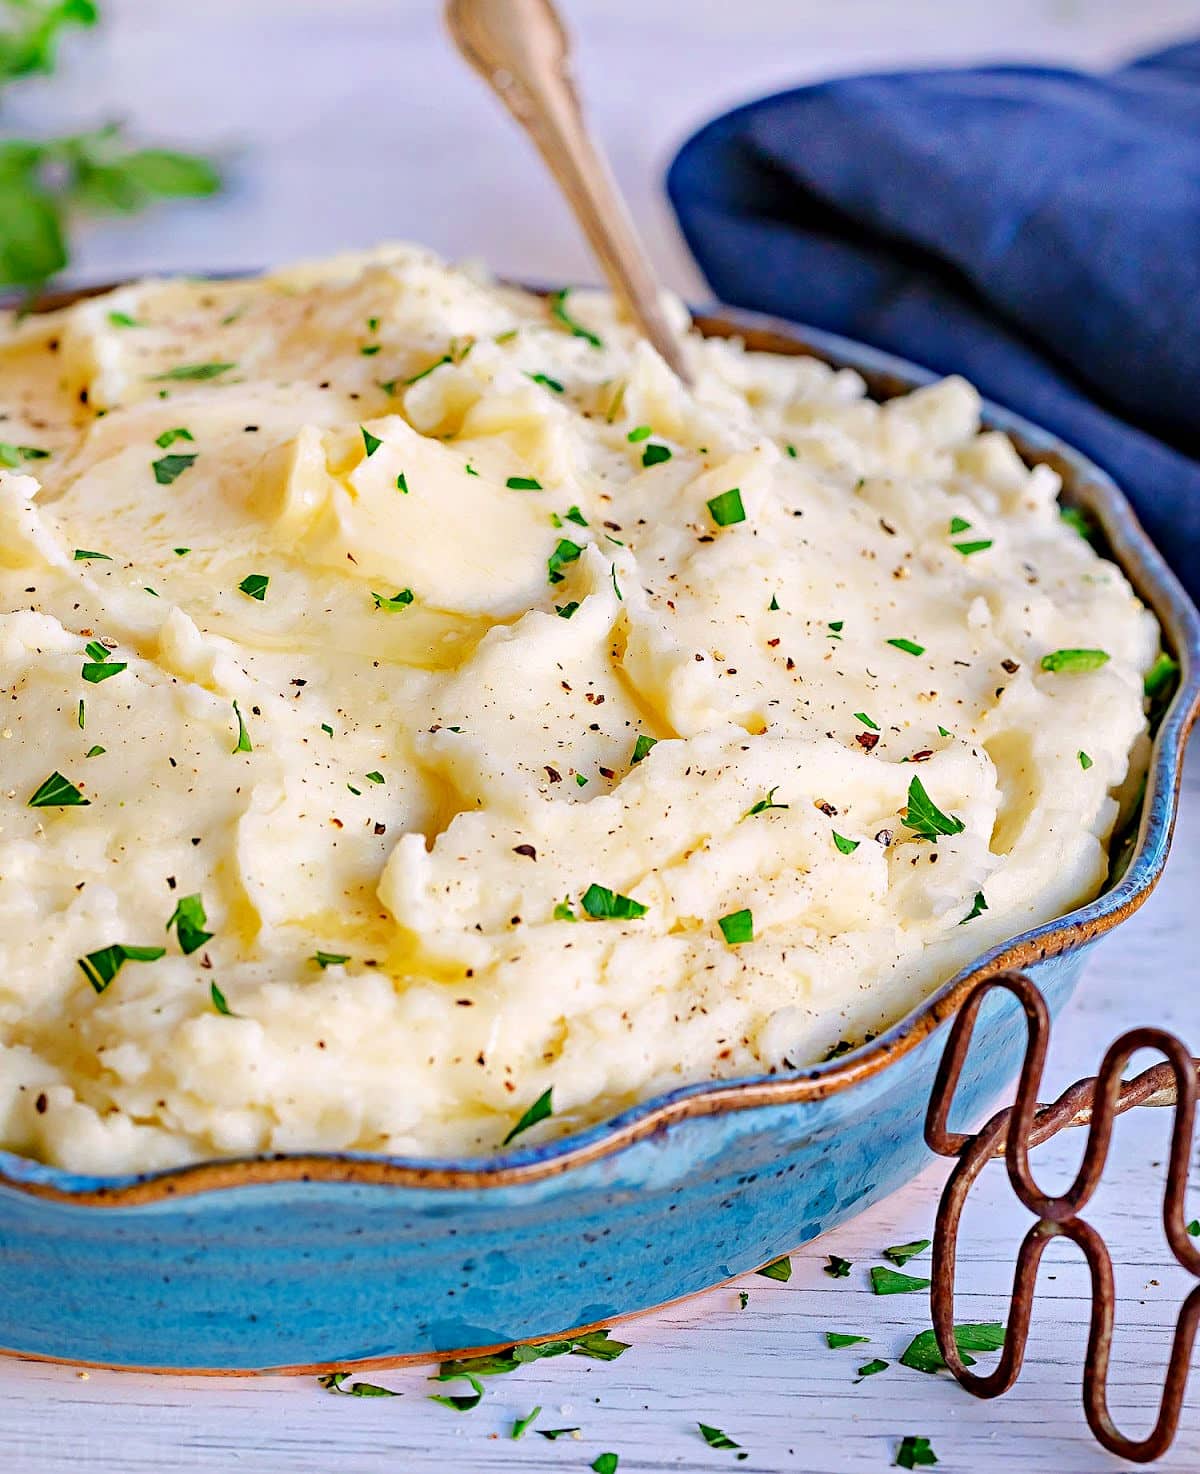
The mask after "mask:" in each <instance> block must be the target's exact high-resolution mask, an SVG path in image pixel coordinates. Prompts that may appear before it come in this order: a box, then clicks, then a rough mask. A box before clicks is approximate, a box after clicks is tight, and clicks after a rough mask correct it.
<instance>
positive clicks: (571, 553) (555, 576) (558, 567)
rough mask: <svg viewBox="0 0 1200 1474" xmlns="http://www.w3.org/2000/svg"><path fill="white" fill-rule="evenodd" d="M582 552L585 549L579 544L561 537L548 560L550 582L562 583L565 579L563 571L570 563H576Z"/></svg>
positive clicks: (547, 567)
mask: <svg viewBox="0 0 1200 1474" xmlns="http://www.w3.org/2000/svg"><path fill="white" fill-rule="evenodd" d="M582 552H583V549H582V548H581V547H580V546H579V544H578V543H573V542H572V541H571V540H570V538H566V537H560V538H559V540H558V544H557V546H556V547H555V549H554V551H553V552H552V553H551V554H550V557H549V558H548V559H547V560H546V569H547V572H548V574H549V579H550V582H551V583H562V581H563V578H564V577H565V575H564V574H563V572H562V570H563V569H564V568H565V567H566V566H567V564H568V563H574V562H575V561H576V559H577V558H578V557H579V555H580V554H581V553H582Z"/></svg>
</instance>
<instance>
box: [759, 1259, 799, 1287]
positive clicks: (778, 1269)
mask: <svg viewBox="0 0 1200 1474" xmlns="http://www.w3.org/2000/svg"><path fill="white" fill-rule="evenodd" d="M754 1272H755V1274H761V1275H762V1277H763V1279H765V1280H779V1282H780V1283H781V1284H785V1285H786V1284H787V1282H788V1280H790V1279H791V1277H792V1260H791V1256H790V1255H789V1254H784V1255H783V1256H782V1257H781V1258H779V1259H772V1260H771V1262H770V1264H764V1265H763V1267H762V1268H761V1269H756V1270H755V1271H754Z"/></svg>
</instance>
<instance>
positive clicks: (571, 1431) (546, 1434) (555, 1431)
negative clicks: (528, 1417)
mask: <svg viewBox="0 0 1200 1474" xmlns="http://www.w3.org/2000/svg"><path fill="white" fill-rule="evenodd" d="M533 1431H534V1432H535V1433H540V1434H541V1436H542V1437H543V1438H548V1439H549V1440H550V1442H551V1443H553V1442H555V1440H556V1439H559V1438H578V1437H579V1436H580V1435H581V1434H582V1432H583V1429H582V1428H535V1429H534V1430H533Z"/></svg>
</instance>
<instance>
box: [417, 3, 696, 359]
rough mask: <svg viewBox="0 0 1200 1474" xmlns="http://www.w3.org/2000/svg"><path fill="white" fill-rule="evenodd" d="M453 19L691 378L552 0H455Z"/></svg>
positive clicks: (639, 314)
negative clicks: (599, 143) (581, 92)
mask: <svg viewBox="0 0 1200 1474" xmlns="http://www.w3.org/2000/svg"><path fill="white" fill-rule="evenodd" d="M446 24H447V26H448V27H449V29H450V34H451V36H452V37H453V38H454V42H455V44H456V45H457V47H458V49H459V51H461V52H462V54H463V56H464V57H465V58H466V60H467V61H468V62H470V64H471V65H472V66H473V67H474V68H475V70H476V71H477V72H479V74H480V75H481V76H482V77H483V79H484V81H486V82H487V83H488V85H489V86H490V87H491V88H492V90H493V91H494V92H495V93H496V95H497V97H499V98H500V100H501V102H503V103H504V105H505V106H506V107H507V108H508V110H509V112H510V113H512V115H513V117H514V118H516V120H517V122H518V123H520V124H521V125H522V127H523V128H524V129H525V131H526V132H527V133H528V134H529V136H530V138H532V140H533V142H534V143H535V144H536V145H537V148H538V151H539V153H540V154H541V155H542V158H543V159H544V160H545V161H546V164H547V165H548V167H549V169H550V172H551V173H552V174H553V175H554V177H555V179H556V180H557V181H558V184H559V187H560V188H561V190H562V192H563V194H564V195H565V196H566V198H567V203H568V204H569V205H570V206H571V209H572V210H573V211H574V213H575V218H576V219H577V220H578V222H579V224H580V225H581V226H582V228H583V232H584V234H585V235H586V236H587V238H588V241H589V242H590V244H591V247H592V250H593V251H595V253H596V256H597V257H598V259H599V261H600V265H601V266H602V267H603V268H604V274H605V275H606V276H607V277H608V280H609V282H610V284H611V285H612V287H613V289H614V291H615V292H616V293H617V295H618V296H619V297H621V298H622V300H623V301H624V302H625V304H626V306H627V307H628V309H629V311H630V313H631V314H632V316H633V318H634V321H635V322H637V323H638V325H639V326H640V328H641V330H642V332H643V333H644V334H645V336H646V337H647V338H648V339H649V341H650V342H651V344H653V346H654V347H655V348H656V349H657V350H658V352H659V353H660V354H661V355H662V357H663V358H664V359H665V360H666V361H667V363H668V364H669V365H670V366H671V368H672V369H673V370H674V371H675V373H676V374H678V376H679V377H680V378H681V379H683V380H684V382H685V383H690V381H691V376H690V375H689V373H688V371H687V368H686V365H685V364H684V361H683V353H682V351H681V349H680V345H679V341H678V339H677V337H676V335H675V333H674V331H673V330H672V328H671V324H670V323H669V322H668V321H667V318H666V315H665V314H664V312H663V310H662V306H661V304H660V302H659V296H658V288H657V284H656V282H655V279H654V273H653V271H652V269H651V267H650V263H649V261H648V260H647V257H646V253H645V250H644V249H643V247H642V243H641V241H640V240H639V239H638V236H637V232H636V230H635V229H634V226H633V222H632V220H631V219H630V217H629V212H628V210H627V209H626V207H625V202H624V200H623V199H622V198H621V195H620V193H619V191H618V189H617V186H616V182H615V180H614V179H613V176H612V173H611V171H610V169H609V167H608V164H607V162H606V161H605V159H604V156H603V155H602V154H601V153H600V151H599V149H598V148H597V147H596V145H595V143H594V142H593V140H592V137H591V135H590V134H589V133H588V130H587V126H586V124H585V123H584V120H583V109H582V107H581V106H580V102H579V96H578V94H577V92H576V91H575V86H574V83H573V81H572V79H571V75H570V69H569V44H568V41H567V34H566V31H565V29H564V27H563V23H562V21H561V19H560V18H559V15H558V12H557V11H556V10H555V8H554V6H553V4H551V0H447V5H446Z"/></svg>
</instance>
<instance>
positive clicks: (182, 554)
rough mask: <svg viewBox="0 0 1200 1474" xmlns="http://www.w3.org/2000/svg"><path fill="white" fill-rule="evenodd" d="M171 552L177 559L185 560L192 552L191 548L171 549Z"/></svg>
mask: <svg viewBox="0 0 1200 1474" xmlns="http://www.w3.org/2000/svg"><path fill="white" fill-rule="evenodd" d="M171 551H172V552H173V553H174V554H175V556H176V557H177V558H186V557H187V555H188V554H189V553H190V552H191V551H192V550H191V548H172V549H171Z"/></svg>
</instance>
